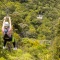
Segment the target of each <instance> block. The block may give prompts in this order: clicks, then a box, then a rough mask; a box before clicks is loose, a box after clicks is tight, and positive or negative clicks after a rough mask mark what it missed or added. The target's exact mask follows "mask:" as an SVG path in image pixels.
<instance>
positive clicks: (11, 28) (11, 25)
mask: <svg viewBox="0 0 60 60" xmlns="http://www.w3.org/2000/svg"><path fill="white" fill-rule="evenodd" d="M9 23H10V30H11V29H12V25H11V18H10V17H9Z"/></svg>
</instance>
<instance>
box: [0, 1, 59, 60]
mask: <svg viewBox="0 0 60 60" xmlns="http://www.w3.org/2000/svg"><path fill="white" fill-rule="evenodd" d="M7 13H8V14H9V16H10V17H11V19H12V25H13V31H14V33H13V36H14V37H15V39H16V42H17V44H16V45H17V47H18V50H16V51H14V50H12V49H11V50H10V51H9V50H8V49H6V50H3V49H2V47H3V39H2V32H1V27H2V21H3V18H4V16H6V15H7ZM39 15H42V17H43V19H38V18H37V17H38V16H39ZM11 46H12V45H11ZM0 60H60V0H49V1H48V0H0Z"/></svg>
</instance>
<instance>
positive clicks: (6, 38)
mask: <svg viewBox="0 0 60 60" xmlns="http://www.w3.org/2000/svg"><path fill="white" fill-rule="evenodd" d="M4 33H5V34H4V37H3V38H4V40H7V41H12V42H14V41H15V39H14V37H13V36H12V35H11V37H9V36H8V34H7V33H8V29H5V30H4Z"/></svg>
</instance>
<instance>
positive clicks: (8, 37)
mask: <svg viewBox="0 0 60 60" xmlns="http://www.w3.org/2000/svg"><path fill="white" fill-rule="evenodd" d="M2 32H3V40H4V45H3V49H6V43H7V42H11V41H12V40H13V33H12V32H13V31H12V24H11V17H9V16H6V17H4V20H3V26H2ZM12 43H13V46H14V48H13V50H16V49H17V47H16V46H15V40H13V42H12Z"/></svg>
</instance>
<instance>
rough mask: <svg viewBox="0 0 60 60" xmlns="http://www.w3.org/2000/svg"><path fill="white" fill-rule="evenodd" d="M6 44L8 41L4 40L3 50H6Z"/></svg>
mask: <svg viewBox="0 0 60 60" xmlns="http://www.w3.org/2000/svg"><path fill="white" fill-rule="evenodd" d="M6 43H7V41H6V40H4V45H3V49H6Z"/></svg>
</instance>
